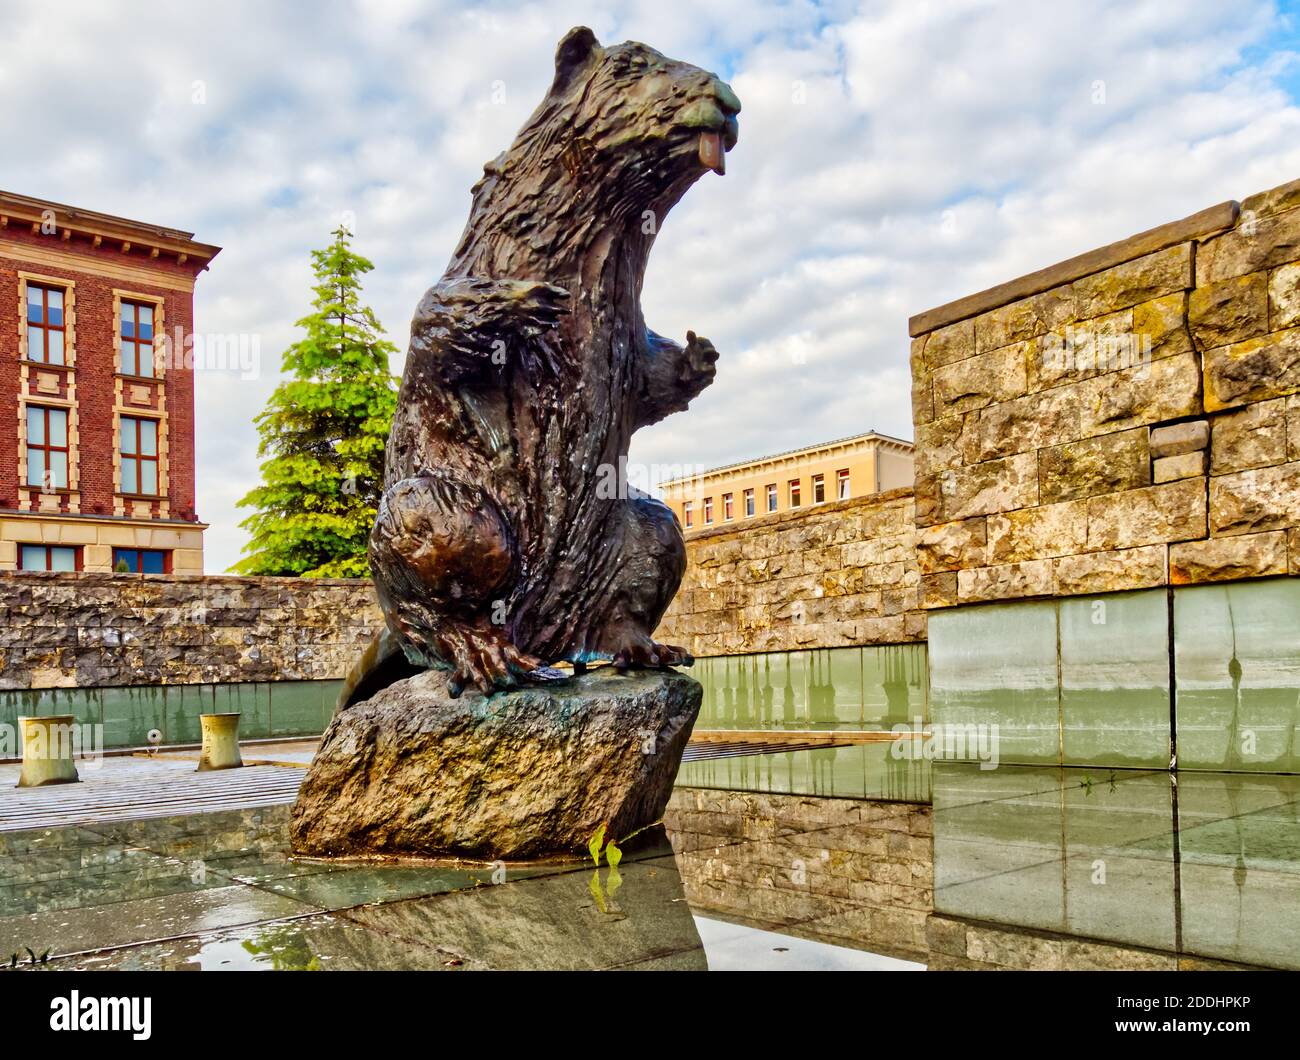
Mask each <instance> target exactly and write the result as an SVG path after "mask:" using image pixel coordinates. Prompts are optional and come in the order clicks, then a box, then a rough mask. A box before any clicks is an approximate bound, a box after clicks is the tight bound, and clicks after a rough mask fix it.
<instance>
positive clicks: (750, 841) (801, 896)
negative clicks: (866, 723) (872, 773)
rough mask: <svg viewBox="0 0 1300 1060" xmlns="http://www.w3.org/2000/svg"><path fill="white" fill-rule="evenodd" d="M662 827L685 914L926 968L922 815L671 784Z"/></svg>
mask: <svg viewBox="0 0 1300 1060" xmlns="http://www.w3.org/2000/svg"><path fill="white" fill-rule="evenodd" d="M664 825H665V827H666V828H667V829H668V835H669V839H671V841H672V844H673V850H674V852H675V853H676V855H677V864H678V868H679V869H680V871H681V875H682V882H683V884H685V887H686V897H687V899H688V901H689V902H690V903H691V907H692V908H693V909H698V910H703V911H705V912H714V913H718V914H720V915H722V916H724V917H733V918H737V919H741V920H745V921H748V922H750V923H755V924H757V925H759V926H767V927H770V928H773V929H779V930H782V931H789V932H791V933H793V934H796V935H799V936H802V937H804V938H810V939H815V940H817V941H821V942H830V943H834V944H836V945H842V946H853V947H856V948H859V949H869V950H872V951H874V952H879V953H887V954H890V955H891V956H898V957H905V958H910V959H912V960H925V957H926V953H927V942H926V921H927V919H928V917H929V914H930V909H931V905H932V901H933V866H932V846H933V844H932V840H931V827H932V825H931V811H930V807H929V806H923V805H918V804H916V803H908V802H872V801H863V800H859V799H815V798H807V797H803V796H796V795H760V794H753V793H747V792H738V791H713V790H708V789H704V788H682V787H679V788H677V789H676V790H675V791H674V792H673V795H672V799H671V800H670V801H669V803H668V810H667V812H666V813H665V814H664Z"/></svg>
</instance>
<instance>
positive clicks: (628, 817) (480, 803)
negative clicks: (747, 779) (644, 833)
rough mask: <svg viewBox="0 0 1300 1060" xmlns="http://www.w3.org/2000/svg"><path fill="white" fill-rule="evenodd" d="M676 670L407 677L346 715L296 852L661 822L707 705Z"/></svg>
mask: <svg viewBox="0 0 1300 1060" xmlns="http://www.w3.org/2000/svg"><path fill="white" fill-rule="evenodd" d="M700 696H701V689H700V686H699V684H698V683H696V682H695V681H693V680H691V679H690V678H689V677H686V676H684V675H682V674H678V673H672V672H662V671H654V672H633V673H630V674H628V675H627V676H619V675H618V674H616V673H614V672H613V671H612V670H611V669H608V668H606V669H601V670H597V671H595V672H592V673H588V674H586V675H584V676H582V677H575V678H573V679H571V680H567V681H562V682H557V683H555V684H550V685H544V686H532V687H528V688H524V689H520V690H519V691H516V692H502V693H497V694H495V695H493V696H487V697H485V696H482V695H480V694H479V693H477V692H474V691H466V692H465V693H464V694H463V695H462V696H461V697H460V698H459V699H452V698H451V697H450V696H449V695H448V694H447V674H445V673H443V672H441V671H435V670H430V671H427V672H425V673H421V674H419V675H417V676H415V677H410V678H407V679H406V680H403V681H398V682H397V683H396V684H393V685H391V686H389V687H388V688H386V689H384V690H383V691H382V692H380V693H379V694H378V695H376V696H374V697H372V698H371V699H368V700H366V701H365V702H362V703H357V704H355V705H353V706H351V707H348V708H347V709H345V710H342V711H340V712H339V713H337V714H335V715H334V719H333V721H331V722H330V725H329V728H328V729H326V730H325V735H324V736H323V737H322V739H321V745H320V750H319V751H317V753H316V758H315V760H314V761H313V762H312V765H311V769H310V770H309V771H308V773H307V779H306V781H305V782H304V783H303V786H302V790H301V791H300V793H299V795H298V801H297V803H296V804H295V805H294V808H293V817H292V826H291V835H292V846H293V851H294V853H297V854H305V855H310V856H318V857H319V856H324V857H347V856H359V855H368V854H386V855H399V856H400V855H406V856H420V857H472V858H480V859H485V860H495V859H502V860H517V859H524V858H536V857H546V856H554V855H573V854H576V855H584V854H585V853H586V850H587V844H588V841H589V840H590V839H591V837H592V835H593V834H594V833H595V832H596V830H597V829H598V828H599V827H600V826H601V825H602V824H605V825H606V835H607V837H609V838H612V839H615V840H619V839H622V838H624V837H625V836H628V835H629V834H631V833H632V832H634V831H636V830H637V829H639V828H642V827H644V826H645V825H648V824H651V823H652V822H654V821H657V820H658V819H659V818H660V817H661V816H662V814H663V811H664V807H665V806H666V805H667V802H668V796H669V795H670V794H671V792H672V786H673V781H674V779H675V778H676V776H677V768H678V766H679V765H680V763H681V758H682V752H683V751H684V750H685V748H686V741H687V739H688V738H689V736H690V732H691V727H692V726H693V725H694V724H695V718H696V716H697V715H698V713H699V709H700Z"/></svg>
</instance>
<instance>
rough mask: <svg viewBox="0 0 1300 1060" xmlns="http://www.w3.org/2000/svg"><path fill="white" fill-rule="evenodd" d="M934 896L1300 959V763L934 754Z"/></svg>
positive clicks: (996, 911) (1059, 923)
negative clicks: (938, 757)
mask: <svg viewBox="0 0 1300 1060" xmlns="http://www.w3.org/2000/svg"><path fill="white" fill-rule="evenodd" d="M934 879H935V890H934V900H935V910H936V912H941V913H946V914H949V915H953V916H959V917H964V918H969V919H973V920H984V921H993V922H997V923H1003V924H1011V925H1015V926H1018V927H1026V928H1033V929H1037V930H1042V931H1051V932H1058V933H1061V934H1064V935H1073V936H1083V937H1087V938H1096V939H1104V940H1108V941H1113V942H1120V943H1126V944H1129V945H1137V946H1147V947H1151V948H1153V949H1159V950H1165V951H1168V952H1172V953H1180V954H1183V953H1185V954H1194V955H1197V956H1201V957H1212V958H1220V959H1223V960H1229V961H1235V962H1240V963H1243V964H1256V965H1263V966H1267V967H1286V968H1300V902H1297V901H1296V896H1297V895H1298V894H1300V777H1294V776H1252V775H1243V774H1229V773H1191V772H1182V773H1179V774H1177V776H1176V777H1175V776H1174V775H1173V774H1170V773H1168V772H1163V771H1162V772H1136V771H1124V770H1120V771H1111V770H1107V769H1091V770H1089V769H1050V768H1043V769H1038V768H1032V767H1004V768H1002V769H999V770H997V771H995V772H988V771H980V770H978V769H976V768H973V767H971V766H967V765H956V764H936V766H935V768H934Z"/></svg>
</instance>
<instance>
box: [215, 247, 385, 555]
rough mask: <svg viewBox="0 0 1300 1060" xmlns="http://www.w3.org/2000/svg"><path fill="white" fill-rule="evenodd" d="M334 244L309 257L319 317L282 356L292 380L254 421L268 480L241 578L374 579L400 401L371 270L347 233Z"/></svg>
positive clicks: (257, 494) (259, 494)
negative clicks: (369, 284) (372, 293)
mask: <svg viewBox="0 0 1300 1060" xmlns="http://www.w3.org/2000/svg"><path fill="white" fill-rule="evenodd" d="M332 234H333V236H334V242H333V243H331V244H330V245H329V246H328V247H327V248H326V249H324V250H315V251H312V261H313V265H314V271H315V274H316V283H315V287H314V290H315V294H316V298H315V301H314V302H313V305H314V307H315V312H313V313H312V314H311V315H310V316H306V317H304V318H303V319H302V320H300V321H298V323H297V325H296V326H297V327H300V328H302V329H304V331H305V332H306V334H305V335H304V336H303V338H302V339H300V340H299V341H298V342H296V343H294V344H293V345H292V346H290V347H289V348H288V349H287V350H286V351H285V353H284V358H283V367H282V370H283V372H284V373H285V374H286V375H288V376H290V378H289V379H287V380H285V381H284V382H282V383H281V384H280V385H279V386H278V387H276V390H275V393H273V394H272V395H271V398H270V400H269V401H268V402H267V405H266V408H265V409H263V410H262V412H261V413H260V414H259V415H258V416H257V419H256V420H255V422H256V424H257V429H258V433H259V434H260V436H261V443H260V445H259V446H258V456H259V457H265V458H267V459H265V461H264V463H263V464H262V485H260V486H258V487H256V488H255V489H253V490H251V491H250V492H249V493H248V495H247V496H246V497H244V499H243V500H241V501H240V502H239V506H240V507H246V508H253V509H255V511H254V514H252V515H250V516H249V517H248V518H247V519H245V520H244V522H243V523H242V524H240V525H242V526H243V527H244V528H245V529H247V530H248V531H249V533H250V535H251V538H250V540H249V542H248V544H247V545H245V546H244V552H245V553H247V555H246V556H245V558H244V559H242V560H240V561H239V562H238V563H237V564H235V566H234V567H232V568H231V569H232V570H234V571H237V572H239V573H241V574H271V575H290V576H293V575H297V576H301V577H306V578H358V577H365V576H367V575H368V574H369V568H368V566H367V563H366V541H367V538H368V536H369V534H370V528H371V526H372V525H373V524H374V521H375V514H376V511H377V508H378V505H379V497H380V494H381V492H382V490H383V481H384V446H385V444H386V442H387V440H388V430H389V427H390V426H391V424H392V420H393V411H394V409H395V408H396V406H397V389H396V385H395V380H394V378H393V375H392V373H391V371H390V370H389V365H388V358H389V355H390V354H393V353H396V352H397V350H396V347H395V346H393V344H392V343H390V342H388V341H387V340H386V339H384V338H383V328H382V327H381V325H380V323H379V321H378V320H377V319H376V318H375V314H374V312H373V310H371V309H370V308H369V307H368V306H365V305H363V304H362V302H361V278H362V277H363V276H364V275H365V274H366V273H367V272H369V271H370V270H371V269H373V268H374V265H372V264H371V263H370V262H369V261H367V260H366V259H365V258H363V257H361V256H360V255H359V254H356V253H354V252H353V250H352V248H351V240H352V233H351V232H349V231H348V229H347V228H345V227H343V226H340V227H338V228H337V229H335V230H334V232H333V233H332Z"/></svg>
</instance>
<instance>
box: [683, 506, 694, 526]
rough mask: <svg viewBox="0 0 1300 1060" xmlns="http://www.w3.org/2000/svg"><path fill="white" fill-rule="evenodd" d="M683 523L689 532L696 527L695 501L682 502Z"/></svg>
mask: <svg viewBox="0 0 1300 1060" xmlns="http://www.w3.org/2000/svg"><path fill="white" fill-rule="evenodd" d="M682 522H683V523H684V524H685V525H686V529H687V530H689V529H690V528H691V527H692V526H694V525H695V502H694V501H683V502H682Z"/></svg>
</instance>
